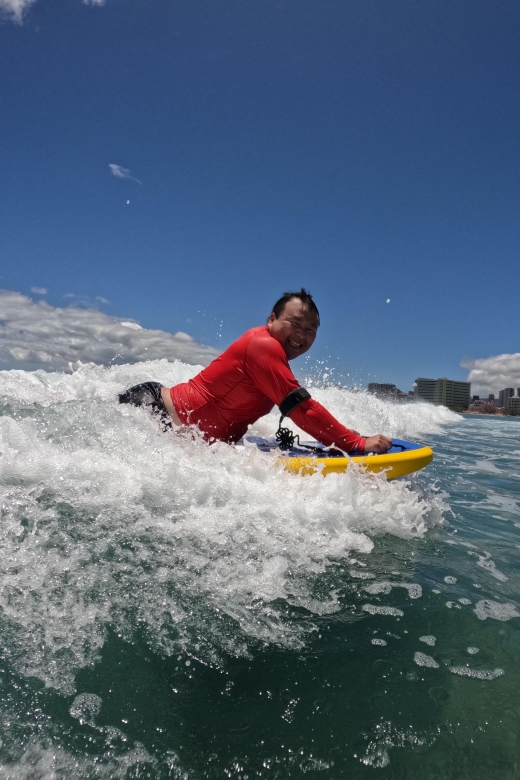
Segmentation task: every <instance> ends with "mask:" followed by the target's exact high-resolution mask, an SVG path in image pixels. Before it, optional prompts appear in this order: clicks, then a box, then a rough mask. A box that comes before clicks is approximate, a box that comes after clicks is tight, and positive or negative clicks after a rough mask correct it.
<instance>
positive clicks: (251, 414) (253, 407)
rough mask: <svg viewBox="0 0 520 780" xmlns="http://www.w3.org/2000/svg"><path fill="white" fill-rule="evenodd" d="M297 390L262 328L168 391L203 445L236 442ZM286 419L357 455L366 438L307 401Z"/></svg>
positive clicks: (282, 358)
mask: <svg viewBox="0 0 520 780" xmlns="http://www.w3.org/2000/svg"><path fill="white" fill-rule="evenodd" d="M297 387H300V385H299V384H298V382H297V381H296V379H295V377H294V374H293V373H292V371H291V369H290V368H289V362H288V360H287V356H286V354H285V351H284V349H283V347H282V345H281V344H280V342H279V341H277V340H276V339H275V338H274V337H273V336H271V334H270V333H269V331H268V329H267V327H266V326H265V325H262V326H261V327H260V328H252V329H251V330H248V331H247V332H246V333H244V335H243V336H241V337H240V338H239V339H237V340H236V341H235V342H233V344H231V346H230V347H228V348H227V349H226V351H225V352H223V353H222V354H221V355H220V356H219V357H218V358H216V359H215V360H214V361H213V362H212V363H210V364H209V366H208V367H207V368H204V369H203V370H202V371H201V372H200V373H199V374H197V376H195V377H194V378H193V379H190V381H189V382H185V383H183V384H181V385H175V386H174V387H172V388H171V389H170V395H171V399H172V403H173V405H174V407H175V410H176V412H177V414H178V415H179V419H180V421H181V422H182V423H183V424H184V425H197V426H198V427H199V428H200V430H201V431H202V432H203V434H204V438H205V439H207V440H208V441H212V440H214V439H220V440H222V441H226V442H237V441H238V440H239V439H241V438H242V436H243V435H244V434H245V433H246V432H247V428H248V426H249V425H251V424H252V423H254V422H256V420H258V418H259V417H263V415H264V414H268V413H269V412H270V411H271V409H272V408H273V406H274V405H276V406H279V405H280V404H281V402H282V401H283V399H284V398H285V397H286V396H287V395H289V393H290V392H291V390H295V389H296V388H297ZM289 417H290V418H291V420H293V421H294V422H295V423H296V425H298V426H299V427H300V428H302V429H303V430H304V431H306V433H308V434H309V435H310V436H312V437H313V438H314V439H317V440H318V441H319V442H321V443H322V444H325V446H327V447H330V446H332V445H335V446H336V447H339V448H340V449H342V450H345V451H346V452H352V451H354V450H357V451H362V450H363V449H364V447H365V442H366V439H365V438H364V437H363V436H358V435H357V433H354V432H353V431H351V430H349V429H348V428H345V426H344V425H341V423H340V422H338V421H337V420H336V419H335V418H334V417H333V416H332V415H331V414H330V413H329V412H328V411H327V410H326V409H325V408H324V407H323V406H322V405H321V404H319V403H318V402H317V401H315V400H314V399H313V398H309V399H307V400H306V401H302V402H301V403H300V404H298V406H296V407H295V408H294V409H293V411H292V412H290V414H289Z"/></svg>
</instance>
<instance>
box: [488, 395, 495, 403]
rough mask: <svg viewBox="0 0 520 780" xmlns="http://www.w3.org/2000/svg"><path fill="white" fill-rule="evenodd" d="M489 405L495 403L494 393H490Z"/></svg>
mask: <svg viewBox="0 0 520 780" xmlns="http://www.w3.org/2000/svg"><path fill="white" fill-rule="evenodd" d="M488 403H490V404H494V403H495V394H494V393H490V394H489V395H488Z"/></svg>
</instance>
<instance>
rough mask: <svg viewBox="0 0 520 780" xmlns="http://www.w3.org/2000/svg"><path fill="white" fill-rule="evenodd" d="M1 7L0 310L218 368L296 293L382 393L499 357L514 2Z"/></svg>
mask: <svg viewBox="0 0 520 780" xmlns="http://www.w3.org/2000/svg"><path fill="white" fill-rule="evenodd" d="M24 4H26V7H25V8H24ZM0 7H1V8H3V10H4V17H3V22H2V23H1V24H0V106H1V109H0V182H1V183H0V186H1V192H2V196H1V198H0V226H1V228H0V287H2V288H3V289H5V290H10V291H16V292H20V293H23V294H24V295H29V296H31V297H32V298H34V299H38V298H41V297H42V296H41V295H38V294H37V293H34V292H31V288H33V287H37V288H38V287H40V288H42V289H45V290H47V293H46V295H45V298H46V300H47V301H48V303H49V304H50V305H51V306H53V307H65V306H68V305H70V303H73V304H74V303H76V304H79V305H86V303H87V302H91V303H93V304H94V305H96V306H98V307H99V308H100V309H101V310H102V311H104V312H105V313H106V314H108V315H111V316H113V317H120V318H128V319H135V320H137V321H138V322H139V323H140V324H141V325H142V326H143V328H146V329H154V330H163V331H168V332H171V333H176V332H177V331H182V332H185V333H188V334H190V335H191V336H192V337H193V339H195V341H196V342H199V343H202V344H206V345H208V346H210V347H214V348H217V349H221V348H223V347H224V346H226V345H227V344H228V343H229V342H230V341H231V340H233V339H234V338H236V337H238V336H239V335H240V334H241V333H242V332H243V331H244V330H246V329H247V328H249V327H252V326H253V325H256V324H259V323H261V322H263V321H264V320H265V317H266V316H267V314H268V313H269V311H270V307H271V305H272V303H273V302H274V300H275V299H276V298H277V297H278V295H279V294H280V293H281V292H282V291H284V290H286V289H291V288H295V287H300V286H301V285H304V286H306V287H309V288H310V289H311V291H312V292H313V294H314V296H315V299H316V301H317V304H318V306H319V308H320V311H321V315H322V328H321V331H320V335H319V339H318V341H317V342H316V345H315V347H314V348H313V350H312V353H311V356H312V360H313V361H321V360H325V361H326V363H327V365H329V366H331V367H333V368H334V369H335V370H336V372H337V376H339V377H343V378H351V379H354V380H356V381H358V382H360V383H361V384H365V383H366V381H370V380H374V379H375V380H382V381H391V382H396V383H397V384H398V385H399V386H400V387H402V389H405V390H406V389H409V388H410V387H411V386H412V382H413V380H414V379H415V377H416V376H432V377H437V376H449V377H451V378H459V379H465V378H466V376H467V374H468V369H467V368H463V367H461V365H460V363H461V361H462V360H464V359H466V360H467V359H470V360H471V359H482V358H484V359H487V358H490V357H491V356H494V355H499V354H503V353H505V354H511V353H515V352H516V351H518V312H519V306H518V299H519V283H518V278H519V273H518V265H519V262H518V261H519V246H520V218H519V217H520V197H519V196H520V192H519V187H520V175H519V174H520V170H519V169H520V89H519V75H520V68H519V65H520V45H519V40H520V37H519V32H520V29H519V28H520V5H519V4H518V2H517V0H510V1H508V2H504V1H503V0H493V2H489V0H457V1H456V2H453V0H442V1H440V0H439V1H438V2H417V0H154V2H149V0H147V1H146V2H145V0H106V3H105V4H103V5H101V4H99V3H96V4H94V5H92V4H91V5H85V4H83V3H81V2H80V0H37V1H36V2H34V4H32V5H29V4H28V3H26V0H0ZM22 10H23V11H24V12H23V16H22V18H21V22H20V21H17V20H16V19H15V18H14V14H13V12H14V11H18V12H21V11H22ZM9 12H11V13H9ZM19 15H20V14H19ZM110 164H113V165H117V166H121V168H123V169H126V170H128V171H129V172H130V173H129V174H128V175H129V176H132V177H135V179H137V180H138V181H136V180H135V179H133V178H122V177H121V176H115V175H113V172H112V171H111V169H110V168H109V165H110ZM123 175H124V173H123ZM128 201H129V203H128ZM67 295H68V296H69V297H68V298H67V297H64V296H67ZM71 295H75V296H78V297H76V298H71V297H70V296H71ZM100 299H104V300H106V301H109V303H103V301H102V300H100ZM388 299H390V303H387V300H388ZM466 365H467V366H468V367H471V365H472V364H466ZM515 370H516V369H515ZM499 389H501V388H500V387H498V386H497V387H496V389H495V391H496V392H498V390H499Z"/></svg>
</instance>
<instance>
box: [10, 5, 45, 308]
mask: <svg viewBox="0 0 520 780" xmlns="http://www.w3.org/2000/svg"><path fill="white" fill-rule="evenodd" d="M0 2H1V0H0ZM31 292H32V293H35V295H47V288H46V287H31Z"/></svg>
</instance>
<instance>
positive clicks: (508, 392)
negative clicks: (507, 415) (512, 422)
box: [498, 387, 515, 411]
mask: <svg viewBox="0 0 520 780" xmlns="http://www.w3.org/2000/svg"><path fill="white" fill-rule="evenodd" d="M514 394H515V388H514V387H506V388H505V389H504V390H501V391H500V392H499V394H498V405H499V406H501V407H502V408H503V409H505V410H506V411H507V408H508V401H509V399H510V398H512V397H513V396H514Z"/></svg>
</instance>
